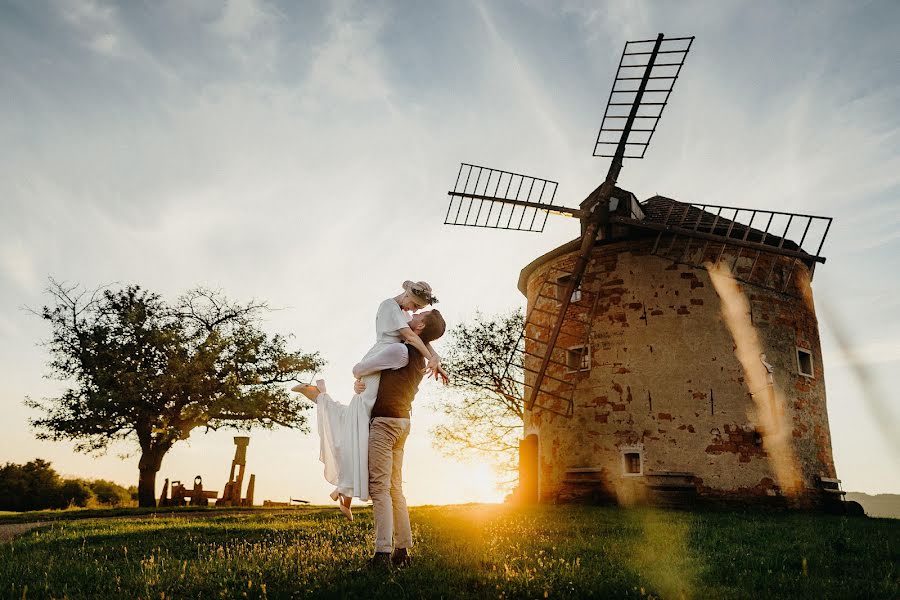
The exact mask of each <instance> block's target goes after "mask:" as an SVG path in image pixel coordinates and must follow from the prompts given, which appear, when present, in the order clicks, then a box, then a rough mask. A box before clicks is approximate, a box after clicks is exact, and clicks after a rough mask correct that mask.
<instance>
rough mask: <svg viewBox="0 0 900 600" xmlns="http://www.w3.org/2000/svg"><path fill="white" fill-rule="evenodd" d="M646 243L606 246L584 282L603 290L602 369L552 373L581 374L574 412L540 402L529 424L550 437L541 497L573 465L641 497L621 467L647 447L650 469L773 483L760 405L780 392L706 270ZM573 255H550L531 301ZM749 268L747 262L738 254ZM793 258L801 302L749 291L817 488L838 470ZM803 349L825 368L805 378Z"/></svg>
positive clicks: (799, 450) (708, 480) (813, 326)
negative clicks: (742, 351) (745, 348)
mask: <svg viewBox="0 0 900 600" xmlns="http://www.w3.org/2000/svg"><path fill="white" fill-rule="evenodd" d="M648 250H649V247H648V242H646V241H635V240H631V241H623V242H617V243H611V244H607V245H604V246H598V247H596V248H595V251H594V254H593V257H592V261H591V264H590V265H589V268H588V273H589V275H588V278H587V280H586V283H585V285H586V286H587V289H589V290H596V291H597V292H598V293H599V298H598V302H597V306H596V310H595V313H594V317H593V327H592V330H591V333H590V347H591V369H590V371H589V372H580V373H575V374H569V375H565V374H564V372H562V371H559V370H558V369H557V370H556V371H553V370H552V369H551V372H552V373H554V374H555V375H557V376H562V377H566V376H568V377H576V378H579V379H580V381H579V385H578V388H577V390H576V392H575V407H574V416H573V417H572V418H571V419H567V418H565V417H562V416H558V415H554V414H551V413H549V412H542V411H535V412H534V413H527V414H526V417H525V427H526V430H527V431H529V432H537V433H538V434H539V439H540V443H539V487H540V497H541V499H542V501H553V500H555V499H557V497H558V496H559V495H560V494H563V495H564V494H565V492H566V484H565V483H564V482H563V480H564V479H566V477H567V475H566V471H567V469H572V468H582V469H590V468H593V469H604V472H603V476H604V478H605V479H607V480H608V482H609V485H610V486H611V488H612V491H613V492H614V493H615V494H616V495H617V496H618V497H619V499H620V500H627V499H635V498H637V499H639V498H640V496H641V491H640V489H638V488H640V484H641V481H640V479H641V478H634V477H630V476H625V475H623V466H622V457H621V449H622V448H623V447H640V448H642V450H643V459H644V465H643V469H644V471H645V472H647V471H683V472H690V473H693V474H694V475H695V476H696V478H697V479H696V482H697V484H698V489H699V491H700V492H701V493H704V494H708V495H717V494H718V495H722V494H724V495H743V496H765V495H767V494H769V495H771V494H773V493H775V491H776V489H777V486H778V485H779V482H778V480H777V477H776V473H775V471H774V470H773V466H772V459H773V458H774V457H773V456H771V453H770V451H769V450H768V449H767V446H768V445H767V444H763V443H762V436H764V435H766V432H765V431H762V427H761V423H762V422H763V420H762V419H761V418H760V415H759V414H758V411H759V410H762V409H765V408H767V407H771V406H772V404H771V402H770V399H769V394H770V393H773V392H770V390H767V389H763V390H749V389H748V385H747V383H746V381H745V373H744V371H743V369H742V366H741V364H740V363H739V362H738V360H737V358H736V357H735V352H734V351H735V341H734V339H733V338H732V335H731V333H730V331H729V329H728V328H727V327H726V325H725V323H724V322H723V319H722V315H721V310H720V308H721V307H720V299H719V297H718V295H717V293H716V291H715V289H714V288H713V285H712V283H711V281H710V275H709V273H707V271H706V270H704V269H697V268H691V267H688V266H685V265H679V264H675V263H673V262H672V261H669V260H666V259H664V258H660V257H658V256H653V255H650V254H649V252H648ZM574 258H575V255H574V254H570V255H566V256H563V257H560V258H557V259H555V260H551V261H548V262H547V263H546V264H544V265H542V266H541V267H539V268H538V269H536V270H535V271H534V272H533V273H532V274H531V276H530V278H529V280H528V288H527V295H528V301H529V307H530V306H531V305H532V304H533V303H534V302H535V299H536V295H537V293H538V290H539V288H540V284H541V282H542V281H543V279H544V278H545V276H546V272H547V270H548V269H549V268H551V267H552V266H557V267H558V266H565V265H568V264H571V263H572V262H573V261H574ZM744 262H746V261H744ZM769 264H771V263H769ZM738 268H739V269H740V268H744V269H746V268H747V265H744V264H743V262H742V261H738ZM795 268H797V269H800V270H801V271H800V272H799V275H800V276H799V277H798V278H797V280H798V281H799V282H800V283H799V285H800V289H801V291H804V290H805V292H804V293H802V294H801V295H803V296H805V297H804V298H795V297H791V296H788V295H785V294H780V293H777V292H774V291H771V290H767V289H763V288H760V287H757V286H752V285H748V284H743V285H742V289H743V291H744V293H745V294H747V296H748V300H749V306H750V315H749V318H750V319H751V321H752V323H753V325H754V327H755V328H756V330H757V332H758V337H759V340H760V342H761V346H762V349H761V350H762V352H765V353H766V357H767V361H768V362H769V363H770V364H771V365H773V367H774V373H773V377H774V386H773V388H772V389H774V390H780V391H781V393H782V394H783V399H784V403H783V406H782V407H780V408H779V407H777V406H775V407H774V408H772V410H776V411H779V412H780V413H782V415H783V420H784V422H785V423H787V424H788V426H789V428H790V430H789V435H788V436H787V437H788V438H789V442H788V448H789V450H790V453H792V454H793V460H794V461H795V463H796V465H797V467H798V471H799V473H801V476H802V479H803V482H802V485H803V486H804V487H807V488H811V487H812V486H813V485H814V482H813V478H814V477H815V476H816V475H821V476H826V477H834V476H835V472H834V464H833V459H832V452H831V440H830V433H829V427H828V418H827V413H826V408H825V382H824V378H823V375H822V357H821V349H820V345H819V334H818V324H817V320H816V316H815V311H814V308H813V304H812V298H811V294H810V292H809V286H808V273H807V272H806V267H805V266H803V265H802V264H798V266H796V267H795ZM543 318H544V319H545V322H549V320H551V319H552V317H551V316H549V315H545V316H543ZM796 347H801V348H806V349H808V350H810V351H811V353H812V358H813V364H814V368H815V376H814V377H812V378H809V377H804V376H802V375H800V374H799V372H798V367H797V356H796ZM759 368H761V369H764V367H763V366H762V363H760V367H759ZM751 392H753V395H751ZM754 397H755V398H756V400H754ZM782 487H784V486H782Z"/></svg>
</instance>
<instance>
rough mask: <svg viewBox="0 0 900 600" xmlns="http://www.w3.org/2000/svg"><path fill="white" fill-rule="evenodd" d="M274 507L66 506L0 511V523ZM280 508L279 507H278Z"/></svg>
mask: <svg viewBox="0 0 900 600" xmlns="http://www.w3.org/2000/svg"><path fill="white" fill-rule="evenodd" d="M271 510H276V509H268V508H259V507H255V508H250V507H247V508H233V507H214V506H210V507H204V508H197V507H196V506H194V507H191V506H167V507H163V508H146V507H144V508H139V507H134V506H132V507H122V508H66V509H61V510H60V509H47V510H30V511H25V512H12V511H0V525H4V524H7V523H35V522H38V521H40V522H44V521H72V520H75V519H89V518H92V517H98V518H104V517H130V516H141V515H153V514H155V515H169V514H172V515H177V514H181V513H197V512H204V513H208V512H210V511H216V512H217V513H223V514H224V513H231V512H250V511H271ZM279 510H280V509H279Z"/></svg>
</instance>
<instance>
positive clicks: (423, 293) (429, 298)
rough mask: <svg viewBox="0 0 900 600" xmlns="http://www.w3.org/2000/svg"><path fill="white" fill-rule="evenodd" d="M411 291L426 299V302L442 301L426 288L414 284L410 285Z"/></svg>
mask: <svg viewBox="0 0 900 600" xmlns="http://www.w3.org/2000/svg"><path fill="white" fill-rule="evenodd" d="M409 291H410V292H412V293H413V294H414V295H415V296H416V297H418V298H421V299H422V300H423V301H425V303H426V304H437V303H438V302H440V301H439V300H438V299H437V298H436V297H435V296H433V295H432V294H431V292H428V291H426V290H420V289H418V288H416V287H414V286H410V287H409Z"/></svg>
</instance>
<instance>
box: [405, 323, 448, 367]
mask: <svg viewBox="0 0 900 600" xmlns="http://www.w3.org/2000/svg"><path fill="white" fill-rule="evenodd" d="M397 333H398V334H399V335H400V338H401V339H402V340H403V341H404V342H406V343H407V344H409V345H410V346H412V347H413V348H415V349H416V350H418V351H419V353H421V354H422V356H424V357H425V358H426V359H428V362H429V363H430V362H431V361H432V360H433V359H434V360H440V359H437V358H436V357H437V354H435V353H434V352H432V350H431V348H429V347H428V346H426V345H425V342H423V341H422V338H420V337H419V334H417V333H414V332H413V330H412V329H410V328H409V327H404V328H403V329H400V330H398V331H397Z"/></svg>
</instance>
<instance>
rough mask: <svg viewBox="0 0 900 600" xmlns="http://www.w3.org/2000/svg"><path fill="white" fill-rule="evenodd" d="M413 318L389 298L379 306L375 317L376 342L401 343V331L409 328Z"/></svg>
mask: <svg viewBox="0 0 900 600" xmlns="http://www.w3.org/2000/svg"><path fill="white" fill-rule="evenodd" d="M410 319H412V316H411V315H410V314H409V313H407V312H406V311H404V310H403V309H402V308H400V305H399V304H397V301H396V300H394V299H393V298H388V299H387V300H385V301H384V302H382V303H381V304H379V305H378V313H377V314H376V315H375V341H376V342H399V341H400V333H399V332H400V330H401V329H404V328H406V327H409V321H410Z"/></svg>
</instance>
